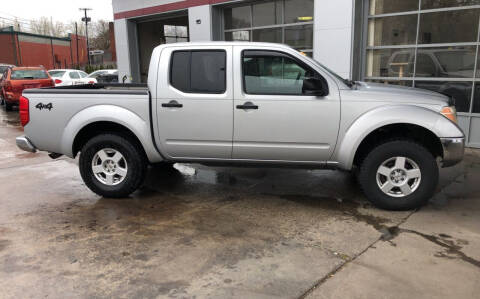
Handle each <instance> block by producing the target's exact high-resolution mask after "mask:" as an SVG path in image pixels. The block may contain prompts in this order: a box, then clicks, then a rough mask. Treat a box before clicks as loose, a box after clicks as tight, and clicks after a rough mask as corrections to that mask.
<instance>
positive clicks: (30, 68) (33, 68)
mask: <svg viewBox="0 0 480 299" xmlns="http://www.w3.org/2000/svg"><path fill="white" fill-rule="evenodd" d="M44 69H45V68H44V67H43V66H15V67H13V68H12V70H14V71H21V70H44Z"/></svg>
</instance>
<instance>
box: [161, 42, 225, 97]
mask: <svg viewBox="0 0 480 299" xmlns="http://www.w3.org/2000/svg"><path fill="white" fill-rule="evenodd" d="M225 64H226V53H225V51H223V50H210V51H175V52H173V55H172V61H171V66H170V84H171V85H172V86H173V87H175V88H176V89H178V90H180V91H183V92H188V93H224V92H225V90H226V86H225V85H226V84H225V81H226V80H225V75H226V74H225Z"/></svg>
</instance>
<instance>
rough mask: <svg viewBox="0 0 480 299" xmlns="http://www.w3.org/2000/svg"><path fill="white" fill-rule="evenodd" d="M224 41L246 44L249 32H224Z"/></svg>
mask: <svg viewBox="0 0 480 299" xmlns="http://www.w3.org/2000/svg"><path fill="white" fill-rule="evenodd" d="M225 40H226V41H244V42H245V41H246V42H248V41H250V31H248V30H240V31H232V32H225Z"/></svg>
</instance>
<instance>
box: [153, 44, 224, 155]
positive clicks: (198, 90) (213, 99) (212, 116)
mask: <svg viewBox="0 0 480 299" xmlns="http://www.w3.org/2000/svg"><path fill="white" fill-rule="evenodd" d="M231 61H232V47H229V46H223V47H222V46H218V47H215V46H213V47H199V48H198V49H197V48H193V47H188V49H185V48H182V47H175V46H172V47H166V48H164V49H163V50H162V53H161V57H160V63H159V68H158V69H159V74H158V82H156V84H157V99H156V105H157V108H156V110H157V121H158V132H159V133H158V135H159V139H160V142H161V147H160V148H161V149H162V151H163V152H164V154H165V155H167V156H168V157H171V158H176V159H182V158H184V159H191V158H197V159H230V158H231V156H232V132H233V108H232V106H233V88H232V78H231V77H232V76H231V72H232V70H231V69H232V62H231ZM229 72H230V76H229V75H228V74H229Z"/></svg>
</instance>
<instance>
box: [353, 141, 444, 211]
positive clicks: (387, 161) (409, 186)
mask: <svg viewBox="0 0 480 299" xmlns="http://www.w3.org/2000/svg"><path fill="white" fill-rule="evenodd" d="M403 158H404V159H405V160H404V159H403ZM401 165H403V166H401ZM381 166H382V167H381ZM380 167H381V168H380ZM359 183H360V186H361V188H362V190H363V192H364V193H365V195H366V197H367V198H368V200H369V201H370V202H372V203H373V204H374V205H375V206H377V207H379V208H382V209H386V210H395V211H403V210H411V209H415V208H418V207H421V206H423V205H424V204H426V203H427V202H428V200H429V198H431V197H432V195H433V194H434V192H435V189H436V187H437V184H438V165H437V161H436V160H435V158H434V157H433V155H432V154H431V153H430V152H429V151H428V150H427V149H426V148H425V147H423V146H422V145H420V144H418V143H415V142H413V141H408V140H395V141H388V142H385V143H383V144H380V145H378V146H377V147H375V148H374V149H373V150H372V151H371V152H370V153H369V154H368V155H367V156H366V157H365V159H364V160H363V163H362V165H361V166H360V171H359ZM382 188H383V189H384V190H385V191H382Z"/></svg>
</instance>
